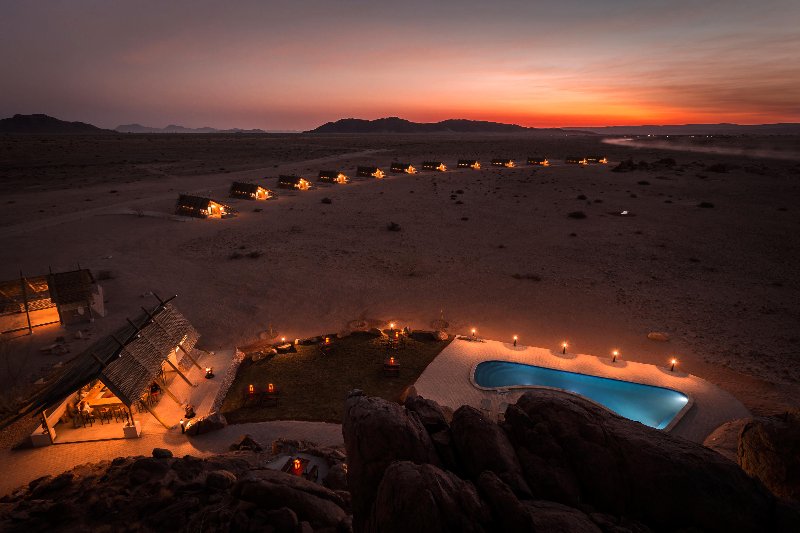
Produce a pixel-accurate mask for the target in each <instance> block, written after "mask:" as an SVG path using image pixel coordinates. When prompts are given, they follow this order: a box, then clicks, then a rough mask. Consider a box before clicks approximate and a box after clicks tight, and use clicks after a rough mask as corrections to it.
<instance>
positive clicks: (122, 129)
mask: <svg viewBox="0 0 800 533" xmlns="http://www.w3.org/2000/svg"><path fill="white" fill-rule="evenodd" d="M114 131H117V132H119V133H266V132H265V131H264V130H260V129H252V130H243V129H240V128H232V129H227V130H220V129H217V128H210V127H205V128H187V127H185V126H178V125H176V124H170V125H169V126H166V127H164V128H153V127H150V126H142V125H141V124H122V125H119V126H117V127H116V128H114Z"/></svg>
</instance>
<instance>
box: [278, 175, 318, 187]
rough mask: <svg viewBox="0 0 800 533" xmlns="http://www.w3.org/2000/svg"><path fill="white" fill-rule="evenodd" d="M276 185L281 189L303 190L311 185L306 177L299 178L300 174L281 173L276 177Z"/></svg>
mask: <svg viewBox="0 0 800 533" xmlns="http://www.w3.org/2000/svg"><path fill="white" fill-rule="evenodd" d="M278 187H280V188H281V189H297V190H299V191H305V190H308V189H309V187H311V183H310V182H309V181H308V180H307V179H305V178H301V177H300V176H294V175H291V176H287V175H281V176H279V177H278Z"/></svg>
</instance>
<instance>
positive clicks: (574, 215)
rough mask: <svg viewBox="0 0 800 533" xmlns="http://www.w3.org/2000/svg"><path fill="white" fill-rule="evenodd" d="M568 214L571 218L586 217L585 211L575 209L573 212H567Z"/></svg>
mask: <svg viewBox="0 0 800 533" xmlns="http://www.w3.org/2000/svg"><path fill="white" fill-rule="evenodd" d="M567 216H568V217H569V218H576V219H581V218H586V213H584V212H583V211H573V212H571V213H567Z"/></svg>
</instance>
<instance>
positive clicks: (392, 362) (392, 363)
mask: <svg viewBox="0 0 800 533" xmlns="http://www.w3.org/2000/svg"><path fill="white" fill-rule="evenodd" d="M389 364H390V365H394V357H390V358H389Z"/></svg>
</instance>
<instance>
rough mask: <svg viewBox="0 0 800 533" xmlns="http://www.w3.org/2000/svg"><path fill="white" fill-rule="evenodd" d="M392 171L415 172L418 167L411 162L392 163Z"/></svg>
mask: <svg viewBox="0 0 800 533" xmlns="http://www.w3.org/2000/svg"><path fill="white" fill-rule="evenodd" d="M389 170H390V171H391V172H394V173H405V174H415V173H416V172H417V169H416V168H414V167H413V166H411V164H410V163H392V166H391V167H390V168H389Z"/></svg>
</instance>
